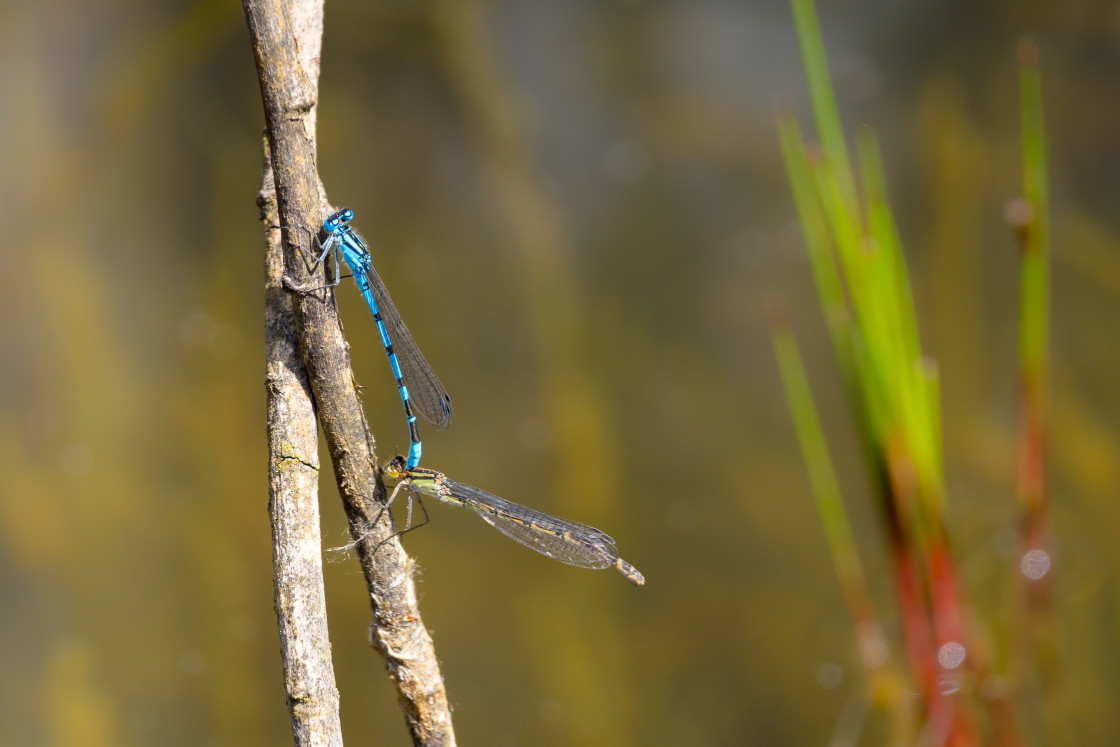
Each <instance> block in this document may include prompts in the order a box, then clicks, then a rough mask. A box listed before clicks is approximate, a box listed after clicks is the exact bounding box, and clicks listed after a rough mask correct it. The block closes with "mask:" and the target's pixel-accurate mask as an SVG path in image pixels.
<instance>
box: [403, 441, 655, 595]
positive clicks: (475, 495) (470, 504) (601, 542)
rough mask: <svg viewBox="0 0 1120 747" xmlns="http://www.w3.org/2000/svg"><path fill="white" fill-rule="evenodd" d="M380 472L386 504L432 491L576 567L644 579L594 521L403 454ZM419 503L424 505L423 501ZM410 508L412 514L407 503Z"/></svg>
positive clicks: (638, 580) (642, 582)
mask: <svg viewBox="0 0 1120 747" xmlns="http://www.w3.org/2000/svg"><path fill="white" fill-rule="evenodd" d="M382 475H383V477H384V480H385V484H386V485H387V486H389V487H392V488H393V493H392V495H390V496H389V501H388V503H387V504H386V505H387V506H390V505H392V502H393V499H394V498H395V497H396V496H397V493H398V492H399V491H400V490H401V488H404V489H406V490H408V492H409V494H410V499H411V495H416V496H417V500H418V501H419V500H420V496H421V495H430V496H435V497H436V498H439V499H440V500H441V501H444V502H446V503H450V504H452V505H454V506H464V507H466V508H469V509H471V510H472V511H475V512H476V513H478V515H479V516H481V517H482V519H483V521H485V522H486V523H488V524H489V525H490V526H492V527H494V528H495V529H497V530H498V531H499V532H501V533H502V534H504V535H505V536H507V537H509V538H510V539H512V540H515V541H517V542H520V543H521V544H523V545H525V546H526V547H528V548H529V549H531V550H536V551H537V552H539V553H540V554H541V555H545V556H547V557H550V558H552V559H553V560H559V561H560V562H561V563H567V564H568V565H574V566H577V567H579V568H596V569H601V568H611V567H614V568H617V569H618V571H619V573H621V574H622V575H623V576H625V577H626V578H627V580H629V581H630V582H631V583H633V584H637V585H638V586H643V585H645V582H646V579H645V577H644V576H643V575H642V574H641V573H640V572H638V569H637V568H635V567H634V566H632V565H630V564H629V563H627V562H626V561H625V560H623V559H622V558H620V557H618V550H617V549H615V546H614V540H613V539H611V538H610V536H609V535H607V534H606V533H605V532H601V531H599V530H598V529H596V528H595V527H589V526H586V525H585V524H578V523H576V522H574V521H568V520H567V519H560V518H558V517H556V516H550V515H548V514H546V513H543V512H541V511H537V510H535V509H532V508H528V507H527V506H522V505H520V504H518V503H513V502H512V501H507V500H505V499H504V498H499V497H498V496H496V495H494V494H493V493H487V492H486V491H485V490H480V489H479V488H476V487H474V486H472V485H466V484H464V483H461V482H456V481H455V480H452V479H451V478H449V477H447V476H446V475H444V474H443V473H442V472H437V471H435V470H432V469H422V468H416V469H408V466H407V463H406V461H405V458H404V457H402V456H397V457H394V458H393V459H392V460H390V462H389V463H388V464H386V465H385V467H384V469H383V470H382ZM409 505H411V504H409ZM420 505H421V507H423V505H424V504H423V502H422V501H420ZM409 513H410V515H411V509H410V511H409ZM426 515H427V513H426V511H425V516H426ZM409 528H410V527H406V528H405V530H404V531H408V529H409Z"/></svg>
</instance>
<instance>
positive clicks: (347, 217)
mask: <svg viewBox="0 0 1120 747" xmlns="http://www.w3.org/2000/svg"><path fill="white" fill-rule="evenodd" d="M352 220H354V211H353V210H351V209H350V208H342V209H341V210H337V211H335V212H333V213H331V214H330V215H329V216H328V217H327V219H326V220H325V221H323V230H324V231H326V232H327V233H334V232H335V231H337V230H338V229H339V228H341V227H342V226H344V225H346V224H347V223H349V222H350V221H352Z"/></svg>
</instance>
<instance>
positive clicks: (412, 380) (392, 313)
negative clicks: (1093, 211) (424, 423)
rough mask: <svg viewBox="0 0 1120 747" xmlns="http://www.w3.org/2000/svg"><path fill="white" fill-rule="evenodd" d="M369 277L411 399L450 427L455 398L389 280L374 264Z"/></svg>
mask: <svg viewBox="0 0 1120 747" xmlns="http://www.w3.org/2000/svg"><path fill="white" fill-rule="evenodd" d="M365 276H366V279H367V280H368V281H369V287H370V290H371V291H373V297H374V299H376V301H377V306H378V308H379V309H380V310H381V319H382V321H384V322H385V329H386V330H387V331H388V332H389V339H390V340H391V341H392V343H393V350H394V351H395V352H396V354H397V361H399V362H400V365H401V376H402V378H403V379H404V383H405V384H406V385H407V386H408V393H409V397H410V399H411V400H412V401H413V403H415V405H416V409H417V411H418V412H419V413H420V414H421V415H423V416H424V417H425V418H426V419H427V420H428V422H430V423H431V424H432V425H434V426H435V427H436V428H439V429H441V430H442V429H443V428H446V427H447V426H448V425H449V424H450V423H451V397H450V396H448V394H447V390H446V389H444V388H443V384H441V383H440V382H439V378H438V377H437V376H436V372H435V371H433V370H432V367H431V366H430V365H428V361H427V359H426V358H425V357H424V354H423V353H421V352H420V348H418V347H416V341H415V340H413V339H412V334H411V333H410V332H409V331H408V327H406V326H404V321H403V320H402V319H401V315H400V312H398V311H397V307H396V305H395V304H394V303H393V299H392V298H391V297H390V296H389V291H388V289H386V288H385V283H383V282H382V281H381V276H379V275H378V274H377V271H376V270H375V269H373V267H372V266H370V267H369V268H368V269H367V270H366V272H365Z"/></svg>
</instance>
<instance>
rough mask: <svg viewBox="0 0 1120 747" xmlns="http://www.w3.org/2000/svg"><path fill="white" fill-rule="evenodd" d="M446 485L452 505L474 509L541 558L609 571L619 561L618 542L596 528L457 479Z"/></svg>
mask: <svg viewBox="0 0 1120 747" xmlns="http://www.w3.org/2000/svg"><path fill="white" fill-rule="evenodd" d="M444 485H445V486H446V488H447V490H448V492H450V494H451V496H450V497H451V499H452V500H451V502H452V503H456V502H457V503H459V504H460V505H463V506H466V507H467V508H470V509H473V510H474V511H476V512H477V513H478V515H479V516H481V517H482V519H483V520H484V521H486V523H488V524H489V525H490V526H492V527H494V528H495V529H497V530H498V531H499V532H501V533H502V534H504V535H505V536H507V537H509V538H510V539H512V540H514V541H515V542H520V543H521V544H522V545H525V547H528V548H529V549H531V550H536V551H537V552H539V553H540V554H541V555H545V556H547V557H550V558H552V559H553V560H559V561H560V562H561V563H567V564H568V565H574V566H578V567H580V568H609V567H610V566H612V565H615V563H616V561H617V560H618V550H616V549H615V546H614V540H613V539H611V538H610V536H609V535H607V534H606V533H605V532H601V531H599V530H598V529H596V528H595V527H589V526H587V525H585V524H578V523H576V522H574V521H567V520H566V519H560V518H557V517H555V516H550V515H548V514H546V513H542V512H541V511H536V510H534V509H531V508H528V507H526V506H522V505H520V504H518V503H513V502H512V501H507V500H505V499H504V498H499V497H498V496H496V495H494V494H492V493H487V492H486V491H485V490H480V489H479V488H476V487H474V486H472V485H466V484H464V483H461V482H455V481H454V480H445V482H444ZM444 497H445V499H446V498H447V496H444Z"/></svg>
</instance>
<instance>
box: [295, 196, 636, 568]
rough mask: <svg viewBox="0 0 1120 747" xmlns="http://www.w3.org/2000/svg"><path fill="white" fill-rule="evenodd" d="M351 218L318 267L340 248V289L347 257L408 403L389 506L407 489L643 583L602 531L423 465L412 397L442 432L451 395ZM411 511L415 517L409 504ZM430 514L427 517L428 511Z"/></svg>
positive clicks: (326, 225)
mask: <svg viewBox="0 0 1120 747" xmlns="http://www.w3.org/2000/svg"><path fill="white" fill-rule="evenodd" d="M353 218H354V211H353V210H350V209H349V208H344V209H342V210H339V211H338V212H335V213H332V214H331V215H330V216H329V217H328V218H327V219H326V220H325V221H324V222H323V231H324V232H325V233H326V235H327V238H326V241H322V242H320V243H319V247H320V249H322V253H321V254H320V255H319V256H318V258H317V260H316V262H323V261H325V260H326V258H327V255H328V254H330V252H331V249H334V260H335V272H334V280H333V281H332V282H331V283H330V285H331V286H334V285H338V283H339V282H340V281H341V275H340V274H339V260H338V257H339V254H341V255H342V259H343V261H345V262H346V264H347V266H348V267H349V268H350V271H351V272H352V273H353V276H354V280H355V282H356V283H357V284H358V290H360V291H361V292H362V296H363V297H364V298H365V300H366V304H368V305H369V309H370V311H371V312H373V319H374V321H375V322H376V323H377V331H378V333H379V334H380V335H381V343H382V344H383V345H384V346H385V353H386V355H387V356H388V357H389V366H390V368H392V370H393V376H394V377H395V378H396V381H397V390H398V391H399V392H400V396H401V403H402V404H403V405H404V412H405V418H406V419H407V422H408V432H409V441H410V445H409V450H408V456H407V458H406V457H402V456H398V457H395V458H394V459H392V460H391V461H390V462H389V464H388V465H386V467H385V468H384V470H383V476H384V477H385V479H386V481H387V482H388V483H389V484H390V486H394V490H393V495H392V496H391V497H390V498H389V501H388V502H387V504H386V507H387V508H388V507H390V506H391V504H392V501H393V498H395V497H396V495H397V493H398V492H399V491H400V490H401V488H406V489H407V490H408V494H409V501H411V500H412V496H413V495H415V496H416V498H417V501H418V502H420V506H421V508H423V505H424V504H423V502H422V501H421V499H420V495H421V494H425V495H431V496H435V497H437V498H439V499H440V500H442V501H445V502H447V503H450V504H452V505H455V506H465V507H466V508H470V509H472V510H474V511H476V512H477V513H478V515H479V516H481V517H482V518H483V519H484V520H485V521H486V522H487V523H489V524H490V525H491V526H492V527H494V528H495V529H497V530H498V531H499V532H501V533H502V534H504V535H506V536H507V537H509V538H511V539H513V540H516V541H517V542H520V543H521V544H523V545H525V546H526V547H528V548H530V549H533V550H536V551H537V552H539V553H541V554H542V555H545V556H547V557H550V558H553V559H555V560H559V561H560V562H561V563H567V564H568V565H574V566H578V567H580V568H610V567H615V568H617V569H618V570H619V572H620V573H622V575H623V576H625V577H626V578H627V579H629V580H630V581H631V582H632V583H635V584H638V585H642V584H644V583H645V578H644V577H643V576H642V574H641V573H639V572H638V570H637V569H636V568H634V566H632V565H630V564H629V563H627V562H626V561H625V560H623V559H622V558H620V557H619V556H618V551H617V550H616V549H615V546H614V540H613V539H611V538H610V536H608V535H607V534H605V533H604V532H601V531H599V530H598V529H595V528H594V527H589V526H585V525H583V524H577V523H576V522H574V521H567V520H566V519H560V518H557V517H555V516H549V515H548V514H545V513H542V512H540V511H536V510H534V509H531V508H528V507H526V506H522V505H520V504H517V503H513V502H512V501H507V500H504V499H502V498H499V497H498V496H496V495H493V494H492V493H488V492H486V491H485V490H480V489H479V488H476V487H472V486H470V485H466V484H464V483H460V482H456V481H454V480H451V479H449V478H448V477H446V476H445V475H443V474H442V473H440V472H436V471H435V470H429V469H420V468H419V467H418V465H419V463H420V454H421V450H422V446H421V442H420V433H419V430H418V428H417V426H416V415H415V414H414V412H413V409H412V403H413V400H414V399H415V403H416V409H417V411H419V413H420V414H421V415H423V416H424V417H425V418H426V419H427V420H428V421H429V422H431V423H432V424H433V425H435V426H436V427H437V428H441V429H442V428H445V427H447V425H448V424H450V422H451V397H449V396H448V394H447V390H445V389H444V388H443V384H441V383H440V381H439V378H438V377H437V376H436V374H435V372H434V371H433V370H432V367H431V366H430V365H428V361H427V359H425V358H424V355H423V354H422V353H421V352H420V349H419V348H418V347H416V341H415V340H413V339H412V335H411V334H410V333H409V331H408V328H407V327H406V326H405V325H404V322H403V321H402V320H401V315H400V313H399V312H397V307H396V306H395V305H394V304H393V299H392V298H390V297H389V291H388V290H387V289H386V288H385V283H383V282H382V281H381V277H380V276H379V275H378V274H377V271H376V270H374V269H373V260H372V258H371V257H370V253H369V250H367V249H366V245H365V243H363V242H362V240H361V238H360V237H359V236H358V234H357V233H355V232H354V229H352V228H351V227H350V225H349V224H350V221H351V220H353ZM409 506H410V511H409V513H410V515H411V503H410V504H409ZM424 512H425V517H427V509H424ZM409 528H411V527H406V528H405V530H404V531H408V529H409Z"/></svg>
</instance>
